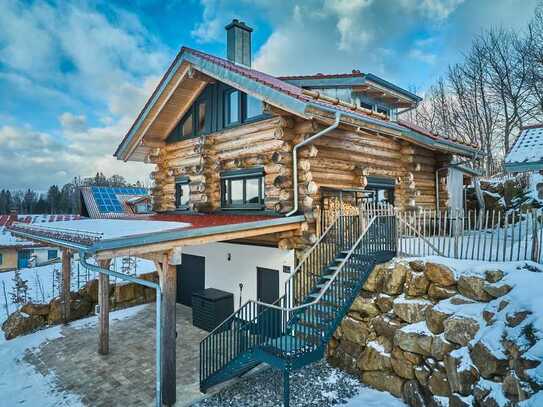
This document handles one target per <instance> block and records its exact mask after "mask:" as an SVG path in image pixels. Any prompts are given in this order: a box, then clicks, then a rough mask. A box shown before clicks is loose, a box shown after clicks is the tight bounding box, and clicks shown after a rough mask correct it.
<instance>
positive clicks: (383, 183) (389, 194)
mask: <svg viewBox="0 0 543 407" xmlns="http://www.w3.org/2000/svg"><path fill="white" fill-rule="evenodd" d="M394 186H395V182H394V179H393V178H386V177H374V176H369V177H368V185H366V188H365V191H367V193H368V195H367V196H368V198H369V199H370V200H371V201H372V202H374V203H381V204H382V203H388V204H390V205H394Z"/></svg>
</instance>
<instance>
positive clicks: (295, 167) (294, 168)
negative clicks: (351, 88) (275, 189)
mask: <svg viewBox="0 0 543 407" xmlns="http://www.w3.org/2000/svg"><path fill="white" fill-rule="evenodd" d="M340 119H341V113H340V112H338V111H336V120H335V121H334V124H332V125H331V126H329V127H327V128H325V129H322V130H321V131H319V132H318V133H316V134H314V135H312V136H311V137H309V138H308V139H306V140H304V141H302V142H300V143H298V144H296V145H295V146H294V148H293V149H292V176H293V177H294V206H293V208H292V210H291V211H290V212H289V213H287V214H286V215H285V216H291V215H294V214H295V213H297V212H298V149H299V148H301V147H303V146H306V145H308V144H310V143H312V142H313V141H315V140H316V139H318V138H320V137H322V136H324V135H325V134H327V133H329V132H331V131H332V130H334V129H335V128H337V127H338V126H339V121H340Z"/></svg>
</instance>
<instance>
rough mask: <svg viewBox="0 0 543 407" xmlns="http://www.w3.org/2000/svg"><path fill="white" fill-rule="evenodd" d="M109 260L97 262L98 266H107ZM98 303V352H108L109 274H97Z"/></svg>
mask: <svg viewBox="0 0 543 407" xmlns="http://www.w3.org/2000/svg"><path fill="white" fill-rule="evenodd" d="M109 263H110V261H109V260H102V261H100V262H99V265H100V267H102V268H104V269H107V268H109ZM98 305H99V306H100V334H99V336H100V337H99V340H98V353H99V354H100V355H107V354H108V353H109V276H108V275H107V274H103V273H100V275H99V276H98Z"/></svg>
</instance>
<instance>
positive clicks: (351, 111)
mask: <svg viewBox="0 0 543 407" xmlns="http://www.w3.org/2000/svg"><path fill="white" fill-rule="evenodd" d="M184 62H186V63H189V64H191V65H192V66H194V68H195V69H196V70H198V71H200V72H202V73H204V74H206V75H208V76H210V77H212V78H215V79H217V80H220V81H221V82H224V83H226V84H228V85H230V86H233V87H235V88H237V89H240V90H242V91H243V92H245V93H248V94H249V95H252V96H255V97H258V98H260V99H262V100H264V101H265V102H267V103H269V104H271V105H273V106H277V107H279V108H282V109H284V110H286V111H289V112H291V113H293V114H296V115H298V116H300V117H306V118H310V117H311V115H310V114H308V112H307V109H308V108H309V107H313V108H317V109H319V108H320V109H321V110H324V111H331V112H337V111H339V112H341V113H342V114H344V115H346V116H350V117H351V118H354V119H356V120H358V121H362V122H366V123H370V124H373V125H380V126H382V127H385V128H390V129H394V130H396V131H399V132H401V133H403V134H404V135H405V136H406V138H410V137H412V136H414V138H415V139H416V142H419V143H427V144H428V145H430V146H431V147H433V148H438V149H439V148H440V149H444V150H446V151H453V152H455V153H459V154H465V155H474V154H475V153H476V148H475V147H474V146H473V145H470V144H469V143H468V144H466V143H464V142H463V141H462V140H459V139H455V140H451V139H448V138H446V137H443V136H440V135H435V134H432V135H431V136H430V135H428V133H425V132H421V131H419V130H418V129H416V128H415V127H407V126H406V125H405V123H404V124H398V123H395V122H391V121H388V120H383V119H378V118H376V117H372V116H371V115H368V114H367V113H365V112H363V111H362V110H361V109H358V108H357V107H356V106H352V107H347V106H344V104H342V103H332V102H330V101H327V100H324V99H320V98H318V97H316V98H315V97H312V96H311V95H308V94H307V93H306V92H304V90H303V89H302V88H300V87H298V86H295V85H293V84H290V83H288V82H286V81H284V80H281V79H279V78H276V77H274V76H271V75H268V74H266V73H264V72H260V71H257V70H256V69H251V68H248V67H246V66H242V65H238V64H235V63H233V62H231V61H228V60H226V59H223V58H219V57H217V56H214V55H210V54H206V53H204V52H201V51H197V50H194V49H191V48H187V47H183V48H182V49H181V51H180V52H179V54H178V55H177V56H176V58H175V60H174V61H173V63H172V64H171V65H170V67H169V68H168V70H167V72H166V74H165V75H164V77H163V78H162V80H161V81H160V83H159V85H158V86H157V88H156V89H155V91H154V92H153V94H152V96H151V97H150V98H149V100H148V101H147V103H146V105H145V107H144V108H143V109H142V111H141V112H140V114H139V115H138V117H137V119H136V120H135V122H134V124H133V125H132V127H131V128H130V130H129V131H128V133H127V134H126V135H125V137H124V139H123V140H122V142H121V143H120V144H119V146H118V148H117V150H116V151H115V154H114V155H115V156H117V157H118V158H119V159H124V160H127V159H129V157H128V155H127V154H128V152H129V151H130V148H129V146H130V145H133V143H136V142H139V141H141V137H142V135H141V134H139V135H138V130H139V129H140V127H141V126H142V123H143V121H144V120H145V118H146V117H147V115H148V114H149V113H150V111H151V109H152V107H153V105H154V104H155V103H156V102H157V100H158V98H159V97H160V95H161V94H162V93H163V92H164V90H165V88H166V86H167V85H168V83H169V81H171V80H172V78H173V76H174V75H175V73H176V71H177V70H178V69H179V68H180V66H181V65H182V64H183V63H184ZM371 78H372V79H373V80H375V78H376V77H375V76H372V77H371ZM136 136H138V137H139V140H135V139H134V138H135V137H136ZM427 137H430V139H428V138H427Z"/></svg>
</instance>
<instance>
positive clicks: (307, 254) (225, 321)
mask: <svg viewBox="0 0 543 407" xmlns="http://www.w3.org/2000/svg"><path fill="white" fill-rule="evenodd" d="M340 217H341V215H338V216H337V217H336V218H335V219H334V221H333V222H331V223H330V225H328V227H327V228H326V229H325V231H324V232H323V233H322V234H321V236H320V237H319V239H318V240H317V241H316V242H315V244H314V245H313V246H311V248H310V249H309V250H308V251H307V253H306V254H305V255H304V256H303V257H302V259H301V260H300V262H299V263H298V265H297V266H296V267H295V268H294V271H293V272H292V274H291V275H290V276H289V278H288V279H287V280H286V281H285V291H284V294H283V295H282V296H281V297H279V298H278V299H277V300H276V301H275V302H274V303H273V304H277V303H279V302H280V301H282V300H283V299H284V298H285V296H286V294H287V284H288V283H289V281H290V280H291V279H292V278H293V277H294V276H295V275H296V273H297V272H298V271H299V270H300V268H301V267H302V265H303V264H305V262H306V261H307V259H308V258H309V256H310V255H311V253H312V252H313V251H314V250H315V248H316V247H317V246H318V245H319V244H320V243H321V242H322V240H323V239H324V238H325V237H326V236H327V235H328V233H329V232H330V230H332V227H333V226H335V225H336V224H337V223H338V222H339V219H340ZM249 303H256V304H266V305H272V304H268V303H261V302H257V301H254V300H247V301H245V303H244V304H243V305H242V306H241V307H239V308H238V309H237V310H236V311H234V312H233V313H232V314H230V316H228V317H227V318H226V319H225V320H224V321H223V322H221V323H220V324H219V325H218V326H217V327H215V329H213V330H212V331H211V332H209V333H208V334H207V335H206V336H205V337H204V338H203V339H202V342H203V341H205V340H206V339H207V338H208V337H210V336H211V335H213V334H215V333H216V332H218V331H220V330H222V329H224V325H226V324H228V323H230V322H231V321H232V319H234V318H235V317H236V315H237V314H238V312H239V311H240V310H241V309H242V308H245V307H246V305H248V304H249Z"/></svg>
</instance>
